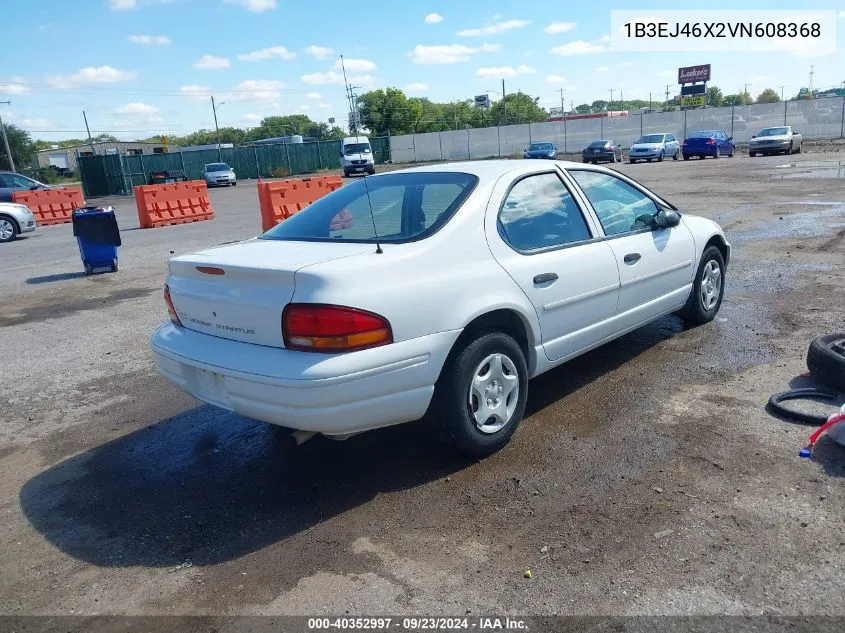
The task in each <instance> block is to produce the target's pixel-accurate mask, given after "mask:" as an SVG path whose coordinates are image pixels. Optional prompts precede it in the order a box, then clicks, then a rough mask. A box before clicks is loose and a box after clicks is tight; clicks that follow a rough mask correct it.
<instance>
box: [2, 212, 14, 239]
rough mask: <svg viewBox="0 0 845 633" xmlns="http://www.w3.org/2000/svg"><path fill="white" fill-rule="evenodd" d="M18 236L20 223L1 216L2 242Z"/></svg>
mask: <svg viewBox="0 0 845 633" xmlns="http://www.w3.org/2000/svg"><path fill="white" fill-rule="evenodd" d="M17 236H18V224H17V222H15V221H14V220H13V219H12V218H10V217H8V216H5V215H2V216H0V242H11V241H12V240H13V239H15V238H16V237H17Z"/></svg>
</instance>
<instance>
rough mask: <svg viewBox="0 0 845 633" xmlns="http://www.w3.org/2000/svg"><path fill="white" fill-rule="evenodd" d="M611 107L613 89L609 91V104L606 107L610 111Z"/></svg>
mask: <svg viewBox="0 0 845 633" xmlns="http://www.w3.org/2000/svg"><path fill="white" fill-rule="evenodd" d="M611 107H613V88H611V89H610V104H609V105H608V106H607V109H608V110H610V109H611Z"/></svg>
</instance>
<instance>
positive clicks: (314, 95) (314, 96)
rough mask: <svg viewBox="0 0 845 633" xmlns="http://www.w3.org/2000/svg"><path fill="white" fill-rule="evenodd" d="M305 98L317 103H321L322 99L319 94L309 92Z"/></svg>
mask: <svg viewBox="0 0 845 633" xmlns="http://www.w3.org/2000/svg"><path fill="white" fill-rule="evenodd" d="M305 96H306V97H308V98H309V99H316V100H317V101H321V100H322V99H323V95H321V94H320V93H319V92H309V93H308V94H307V95H305Z"/></svg>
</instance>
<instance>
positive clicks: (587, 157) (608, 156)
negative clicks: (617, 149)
mask: <svg viewBox="0 0 845 633" xmlns="http://www.w3.org/2000/svg"><path fill="white" fill-rule="evenodd" d="M581 158H582V159H583V160H584V162H587V161H591V160H607V161H613V160H615V159H616V154H614V153H613V152H601V153H600V154H593V153H589V152H584V153H582V154H581Z"/></svg>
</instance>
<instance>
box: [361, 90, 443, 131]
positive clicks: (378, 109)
mask: <svg viewBox="0 0 845 633" xmlns="http://www.w3.org/2000/svg"><path fill="white" fill-rule="evenodd" d="M422 101H427V100H423V99H409V98H408V97H407V96H406V95H405V93H404V92H402V91H401V90H399V88H387V89H386V90H371V91H370V92H365V93H364V94H362V95H361V96H360V97H358V99H357V101H356V105H357V107H358V111H359V113H360V115H361V124H362V126H363V127H365V128H366V129H368V130H370V132H371V133H372V134H373V135H374V136H386V135H387V134H388V132H389V133H390V134H410V133H412V132H413V131H414V128H415V126H416V125H417V124H419V122H420V121H421V120H422V116H421V115H422V108H423V105H422V103H421V102H422Z"/></svg>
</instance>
